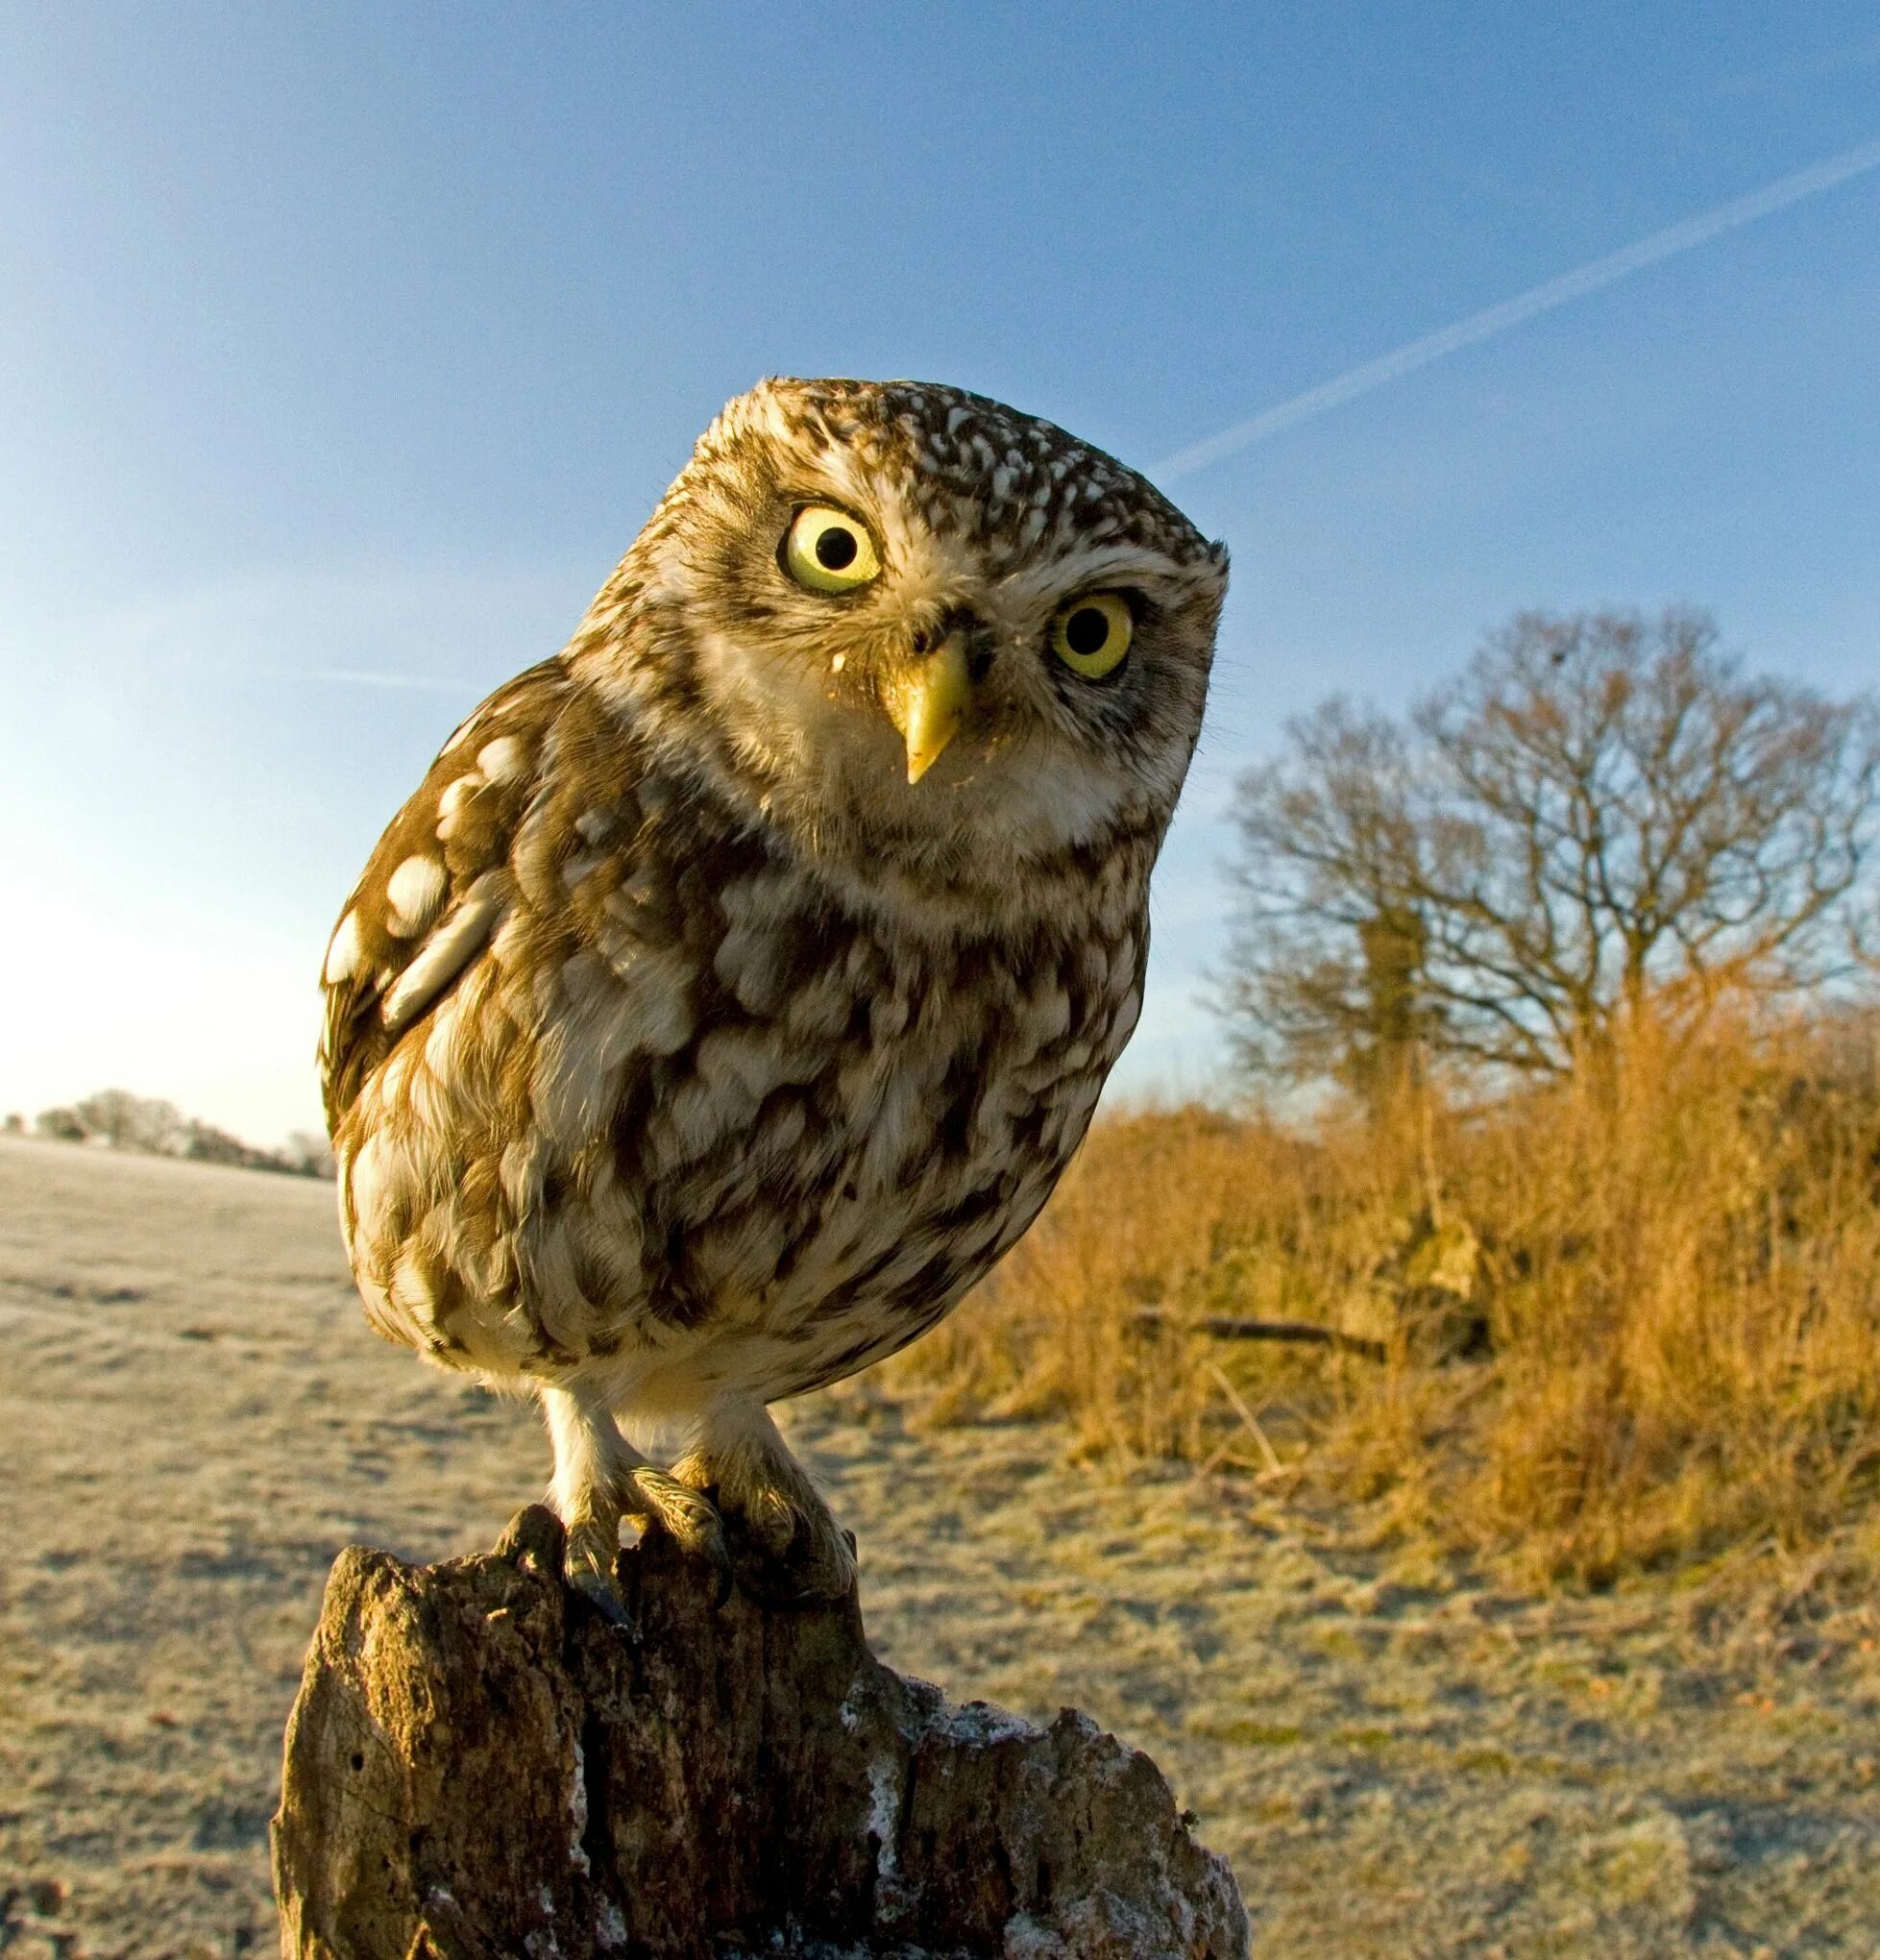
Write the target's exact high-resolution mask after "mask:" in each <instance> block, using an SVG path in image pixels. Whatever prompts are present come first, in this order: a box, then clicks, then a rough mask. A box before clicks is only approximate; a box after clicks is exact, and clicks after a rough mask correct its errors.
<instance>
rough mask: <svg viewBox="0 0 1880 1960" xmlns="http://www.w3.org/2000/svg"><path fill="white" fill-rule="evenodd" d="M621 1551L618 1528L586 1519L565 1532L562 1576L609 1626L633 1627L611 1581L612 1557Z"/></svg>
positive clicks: (613, 1582)
mask: <svg viewBox="0 0 1880 1960" xmlns="http://www.w3.org/2000/svg"><path fill="white" fill-rule="evenodd" d="M619 1549H620V1527H619V1526H618V1525H615V1526H613V1527H612V1528H611V1529H610V1528H609V1527H608V1526H606V1525H604V1524H602V1523H601V1522H600V1521H599V1520H598V1519H596V1518H586V1519H583V1520H581V1521H580V1522H579V1523H576V1524H574V1525H571V1526H570V1527H569V1528H568V1550H567V1554H566V1556H565V1557H564V1559H563V1562H562V1574H563V1577H564V1578H565V1579H566V1580H567V1582H568V1584H569V1585H570V1586H571V1587H572V1588H573V1589H574V1591H575V1592H578V1593H580V1594H582V1595H584V1596H585V1597H586V1599H587V1600H588V1602H589V1603H590V1604H591V1605H594V1606H595V1607H596V1608H597V1609H598V1611H599V1613H600V1614H601V1616H602V1618H604V1619H605V1620H606V1621H607V1622H608V1624H609V1625H610V1626H614V1627H627V1626H630V1625H631V1624H632V1621H631V1617H630V1615H629V1614H628V1612H627V1610H626V1603H625V1601H624V1600H623V1599H622V1598H621V1594H620V1587H619V1585H618V1583H617V1582H616V1581H615V1579H614V1557H615V1555H616V1554H617V1553H618V1551H619Z"/></svg>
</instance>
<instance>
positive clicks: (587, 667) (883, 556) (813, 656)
mask: <svg viewBox="0 0 1880 1960" xmlns="http://www.w3.org/2000/svg"><path fill="white" fill-rule="evenodd" d="M1226 586H1227V553H1226V551H1225V549H1224V548H1223V547H1222V546H1220V545H1214V544H1209V542H1208V541H1207V540H1206V539H1205V538H1203V537H1202V536H1201V535H1200V533H1199V532H1198V531H1197V530H1196V529H1195V528H1194V527H1193V526H1192V525H1191V524H1189V523H1188V521H1187V520H1186V519H1185V518H1184V516H1183V515H1182V513H1181V512H1180V511H1179V510H1177V509H1176V508H1175V507H1174V505H1173V504H1171V503H1170V502H1168V501H1167V500H1166V499H1165V498H1163V497H1162V496H1161V495H1160V492H1159V491H1157V490H1156V489H1155V488H1154V486H1153V485H1152V484H1150V483H1149V482H1148V481H1147V480H1146V479H1145V478H1142V477H1140V476H1138V475H1136V473H1135V471H1133V470H1129V469H1126V468H1125V467H1124V466H1123V465H1122V464H1121V463H1118V462H1116V461H1115V460H1114V459H1113V458H1112V457H1111V456H1109V455H1106V454H1105V453H1103V452H1102V451H1101V450H1098V449H1094V448H1092V447H1091V446H1090V445H1089V444H1087V443H1082V442H1079V441H1078V440H1076V438H1075V437H1073V436H1070V435H1067V434H1065V433H1064V431H1063V430H1062V429H1058V428H1056V427H1054V426H1053V425H1052V424H1051V423H1049V422H1043V421H1039V420H1038V419H1037V418H1036V417H1034V416H1030V415H1024V414H1020V413H1019V412H1018V411H1017V410H1015V409H1013V408H1007V407H1004V406H1002V405H1001V404H999V403H997V402H992V401H989V400H988V399H986V398H985V397H984V396H980V395H972V394H967V393H965V392H964V391H963V390H961V389H958V388H950V387H944V386H939V385H935V384H932V383H928V382H918V381H857V380H768V381H765V382H763V383H761V384H760V385H759V386H758V387H756V388H754V389H752V390H751V391H750V393H748V394H746V395H741V396H739V397H738V398H737V399H736V400H735V401H733V402H731V403H730V404H727V406H726V407H725V408H724V410H723V412H722V413H721V414H720V416H719V417H718V419H717V420H716V421H715V422H714V423H713V424H712V426H711V427H710V428H709V429H707V430H706V431H705V433H704V435H703V436H701V437H700V438H699V441H698V444H697V447H696V451H695V452H694V454H693V457H692V460H691V462H690V463H689V464H688V465H687V467H686V469H685V471H684V472H683V473H682V474H681V476H680V477H679V478H678V479H677V481H676V482H675V483H674V484H673V485H672V488H671V491H669V493H668V494H667V496H666V498H665V499H664V501H663V502H661V504H660V506H659V509H658V510H657V511H656V512H655V514H654V516H653V518H652V519H651V520H650V522H649V523H648V524H647V527H646V529H645V530H644V531H643V532H642V533H641V535H640V537H639V539H638V540H637V541H636V542H635V544H634V546H633V549H632V550H631V551H629V552H628V554H627V556H626V558H625V559H624V560H623V563H622V565H621V567H620V569H619V571H618V572H617V573H616V575H615V576H614V578H613V579H612V580H611V581H610V582H609V584H608V586H607V587H606V588H605V589H603V591H602V592H601V594H600V596H599V598H598V600H596V602H595V606H594V608H593V609H592V611H591V612H590V614H589V617H588V621H587V622H586V624H585V625H584V628H583V631H582V633H581V635H580V636H579V637H578V638H577V641H576V643H575V648H574V653H575V657H576V660H577V665H578V670H579V671H580V672H581V673H583V674H584V675H585V676H586V677H588V678H589V679H591V680H592V681H593V682H594V683H595V684H596V685H598V686H599V687H600V688H602V689H603V691H605V692H606V693H607V694H609V695H610V696H611V697H612V698H614V699H616V700H617V701H618V702H619V703H620V705H621V706H622V708H623V710H624V711H625V712H628V713H630V714H632V715H633V716H634V717H635V719H636V722H638V723H639V724H640V725H642V726H651V727H654V728H655V729H656V730H657V733H658V739H659V740H660V741H661V742H662V743H664V744H666V745H667V746H669V747H672V748H674V749H681V750H683V751H684V759H685V760H686V762H687V763H688V764H689V765H690V766H691V767H693V768H694V769H696V770H701V771H703V772H706V773H708V774H709V775H710V776H711V778H712V779H713V781H714V783H715V784H716V786H717V787H718V788H719V789H720V790H721V791H722V792H723V793H724V794H726V795H728V796H733V797H734V798H737V799H739V800H740V801H742V802H743V803H744V804H745V805H746V806H747V807H749V808H750V809H752V810H753V811H754V812H755V813H756V814H758V815H759V816H761V817H762V818H763V819H764V820H765V821H770V822H774V823H779V824H782V825H784V826H786V827H787V828H789V829H790V830H791V831H793V832H794V834H795V835H796V837H797V839H798V840H799V841H801V842H803V843H805V844H807V845H810V846H811V847H813V848H815V849H817V850H818V851H821V852H823V853H825V854H837V855H841V854H861V855H863V856H866V857H868V858H870V859H872V860H874V861H877V862H892V863H894V864H897V865H899V866H900V867H902V868H903V869H908V868H916V869H918V870H920V871H922V872H923V873H924V874H926V875H928V876H931V877H940V878H945V877H947V876H955V875H959V874H960V873H961V872H962V871H963V870H964V869H965V868H967V867H968V866H975V867H977V868H978V869H979V870H980V871H981V872H983V871H984V870H986V868H987V867H988V865H992V866H996V867H1004V868H1008V869H1010V870H1012V871H1013V873H1014V874H1017V873H1020V872H1022V870H1023V868H1024V866H1026V865H1027V864H1029V863H1035V862H1038V861H1040V860H1042V859H1046V858H1052V857H1062V855H1063V854H1064V853H1065V852H1067V851H1080V850H1088V849H1090V848H1092V847H1095V848H1098V849H1100V848H1101V847H1102V845H1103V844H1104V842H1105V840H1106V839H1107V838H1109V837H1111V835H1113V834H1115V833H1116V832H1117V831H1118V830H1119V829H1121V830H1127V831H1130V832H1132V833H1135V834H1141V833H1144V832H1147V833H1150V834H1152V835H1153V837H1154V838H1155V839H1156V840H1158V841H1159V840H1160V834H1161V831H1162V829H1163V828H1164V827H1165V826H1166V824H1167V821H1168V819H1169V817H1170V815H1171V814H1172V813H1173V810H1174V806H1175V800H1176V797H1177V796H1178V794H1179V792H1180V790H1181V786H1182V781H1183V777H1184V774H1185V772H1186V770H1187V766H1188V761H1189V758H1190V756H1191V754H1192V753H1193V750H1194V746H1195V741H1196V737H1197V736H1198V734H1199V732H1200V727H1201V717H1202V708H1203V704H1204V701H1205V698H1206V695H1207V686H1208V673H1209V662H1210V660H1211V657H1212V651H1213V644H1214V633H1215V627H1216V625H1217V623H1218V620H1219V615H1220V608H1221V601H1222V599H1223V597H1224V595H1225V592H1226Z"/></svg>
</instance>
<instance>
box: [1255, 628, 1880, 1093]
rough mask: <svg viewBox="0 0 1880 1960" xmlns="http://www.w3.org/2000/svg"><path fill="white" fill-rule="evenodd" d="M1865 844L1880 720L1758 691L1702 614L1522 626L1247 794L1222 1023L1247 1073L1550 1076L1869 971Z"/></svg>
mask: <svg viewBox="0 0 1880 1960" xmlns="http://www.w3.org/2000/svg"><path fill="white" fill-rule="evenodd" d="M1876 820H1880V718H1876V713H1875V709H1874V705H1873V703H1872V701H1871V699H1870V698H1865V697H1863V698H1856V699H1854V700H1851V701H1844V702H1836V701H1830V700H1827V699H1824V698H1821V697H1820V696H1819V695H1816V694H1813V693H1810V692H1808V691H1807V690H1805V689H1802V688H1798V687H1795V686H1791V685H1788V684H1786V683H1784V682H1781V681H1778V680H1774V679H1770V678H1766V677H1749V678H1746V677H1744V676H1743V675H1742V674H1741V673H1740V671H1739V669H1738V667H1737V665H1736V663H1735V662H1734V661H1732V660H1730V659H1729V658H1727V657H1726V656H1725V655H1724V654H1723V653H1722V652H1721V650H1720V649H1719V645H1718V635H1717V628H1716V625H1715V624H1714V622H1713V621H1712V620H1711V619H1710V618H1709V616H1708V615H1706V614H1703V613H1698V612H1691V611H1677V610H1674V611H1671V612H1667V613H1665V614H1663V615H1662V616H1660V617H1658V618H1656V619H1646V618H1642V617H1640V616H1638V615H1633V614H1615V613H1598V614H1577V615H1574V616H1571V617H1567V618H1557V619H1556V618H1549V617H1546V616H1544V615H1540V614H1532V613H1528V614H1522V615H1520V616H1519V617H1517V618H1516V619H1515V620H1514V621H1513V623H1512V624H1511V625H1509V626H1507V627H1506V628H1505V629H1504V630H1502V632H1500V633H1498V634H1496V635H1495V636H1494V637H1493V638H1492V639H1490V640H1489V641H1488V642H1487V644H1486V645H1485V646H1484V647H1483V648H1482V649H1480V651H1479V652H1477V655H1476V657H1475V659H1474V660H1473V661H1472V662H1471V664H1470V665H1469V667H1468V669H1467V670H1466V671H1465V672H1464V674H1461V675H1460V676H1459V677H1458V678H1457V679H1456V680H1455V681H1454V682H1453V683H1452V684H1451V685H1450V686H1448V687H1446V688H1444V689H1442V690H1441V691H1439V692H1438V693H1437V694H1435V695H1433V696H1432V697H1430V698H1428V700H1426V701H1425V702H1424V703H1423V704H1422V705H1421V706H1420V707H1418V708H1417V709H1416V710H1415V711H1414V712H1413V713H1412V714H1411V715H1410V716H1409V717H1408V718H1407V720H1405V721H1393V720H1390V719H1389V718H1387V717H1384V716H1382V715H1379V714H1376V713H1371V712H1366V711H1360V710H1356V709H1354V708H1352V707H1351V706H1349V705H1348V704H1346V703H1343V702H1340V701H1332V702H1329V703H1327V704H1326V705H1325V706H1323V707H1321V708H1320V709H1319V710H1318V711H1317V712H1316V713H1315V714H1313V715H1310V716H1307V717H1306V718H1305V719H1304V720H1303V721H1301V722H1299V723H1294V724H1293V725H1292V727H1291V728H1290V730H1289V739H1288V746H1287V748H1286V751H1285V753H1284V754H1283V755H1282V757H1281V758H1280V759H1279V760H1278V761H1276V762H1273V763H1271V764H1269V765H1267V766H1265V767H1264V768H1261V769H1257V770H1255V771H1253V772H1250V773H1249V774H1248V775H1247V776H1245V777H1243V778H1242V780H1241V783H1240V785H1239V790H1238V793H1237V797H1236V801H1235V806H1234V822H1235V825H1236V828H1237V830H1238V833H1239V844H1240V850H1239V855H1238V859H1237V862H1236V863H1235V865H1234V867H1233V878H1234V889H1235V916H1234V925H1233V939H1232V943H1231V953H1230V959H1229V963H1228V967H1227V970H1226V971H1225V973H1224V974H1223V975H1222V976H1221V980H1220V985H1219V990H1218V992H1219V998H1220V1003H1221V1005H1222V1007H1223V1009H1224V1011H1225V1012H1226V1014H1227V1016H1228V1017H1229V1020H1230V1023H1231V1026H1232V1028H1233V1034H1234V1038H1235V1041H1236V1043H1237V1045H1238V1048H1239V1052H1240V1056H1241V1059H1242V1061H1243V1062H1244V1063H1246V1064H1247V1065H1248V1066H1250V1067H1253V1068H1256V1069H1260V1070H1278V1071H1280V1072H1282V1073H1285V1074H1288V1075H1292V1076H1309V1075H1314V1074H1323V1073H1336V1074H1340V1075H1342V1076H1344V1077H1345V1078H1346V1079H1347V1080H1351V1081H1354V1082H1355V1086H1358V1087H1360V1088H1364V1087H1369V1086H1371V1085H1373V1084H1375V1083H1376V1082H1377V1081H1378V1080H1379V1079H1380V1078H1381V1079H1387V1078H1388V1077H1389V1076H1390V1075H1391V1074H1392V1073H1394V1072H1395V1071H1397V1070H1398V1069H1400V1068H1401V1067H1402V1066H1405V1064H1404V1058H1406V1057H1414V1056H1415V1055H1417V1054H1419V1053H1422V1052H1425V1051H1432V1052H1435V1053H1440V1054H1445V1055H1448V1056H1451V1057H1454V1058H1459V1059H1461V1060H1463V1061H1466V1062H1470V1063H1474V1064H1477V1065H1485V1066H1492V1067H1501V1068H1515V1069H1522V1070H1529V1071H1535V1070H1541V1071H1550V1070H1558V1069H1561V1068H1563V1067H1565V1066H1568V1064H1569V1063H1570V1062H1571V1061H1572V1059H1573V1058H1574V1057H1575V1055H1576V1054H1577V1053H1579V1052H1581V1051H1582V1050H1584V1049H1585V1048H1586V1047H1587V1046H1588V1045H1589V1044H1597V1043H1599V1042H1601V1041H1604V1040H1605V1039H1606V1038H1607V1037H1608V1036H1609V1035H1610V1033H1611V1031H1612V1029H1613V1027H1614V1026H1615V1024H1616V1023H1617V1022H1618V1021H1619V1020H1620V1019H1621V1018H1622V1017H1624V1016H1625V1015H1626V1014H1627V1013H1629V1012H1633V1011H1636V1009H1637V1008H1638V1007H1639V1005H1640V1004H1641V1003H1642V1002H1643V1001H1644V1000H1645V998H1646V997H1647V996H1648V995H1649V996H1650V997H1651V998H1652V999H1653V1000H1654V1002H1655V1003H1656V1004H1657V1005H1658V1006H1659V1007H1660V1009H1661V1010H1662V1011H1663V1012H1665V1013H1666V1014H1667V1015H1668V1016H1669V1017H1671V1018H1672V1021H1673V1022H1674V1023H1675V1024H1677V1025H1679V1026H1682V1027H1684V1028H1686V1029H1693V1028H1696V1027H1697V1026H1700V1025H1701V1024H1702V1022H1703V1020H1704V1019H1705V1018H1706V1017H1707V1016H1708V1015H1709V1014H1710V1013H1711V1011H1712V1010H1713V1009H1714V1007H1715V1005H1716V1004H1717V1002H1718V1000H1719V999H1720V998H1721V997H1722V996H1723V995H1724V994H1726V993H1731V992H1755V993H1758V994H1767V993H1769V992H1776V991H1780V990H1784V989H1792V988H1800V987H1809V986H1815V985H1819V984H1821V983H1823V982H1825V981H1828V980H1831V979H1833V978H1835V977H1837V976H1840V975H1846V974H1849V973H1851V972H1853V971H1854V970H1856V969H1857V968H1858V967H1859V965H1860V964H1861V962H1862V961H1863V960H1868V959H1870V958H1871V956H1872V950H1873V948H1872V945H1871V943H1870V940H1871V937H1872V923H1873V921H1872V912H1871V907H1870V905H1868V904H1867V902H1866V901H1867V898H1868V894H1867V891H1866V887H1867V886H1868V885H1870V884H1871V882H1872V876H1871V873H1872V869H1873V853H1874V845H1875V843H1876V836H1875V832H1876Z"/></svg>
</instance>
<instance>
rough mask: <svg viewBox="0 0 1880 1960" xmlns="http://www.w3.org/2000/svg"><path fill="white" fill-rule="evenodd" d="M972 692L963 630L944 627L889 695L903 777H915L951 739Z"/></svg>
mask: <svg viewBox="0 0 1880 1960" xmlns="http://www.w3.org/2000/svg"><path fill="white" fill-rule="evenodd" d="M971 698H972V679H971V676H970V675H969V674H967V672H966V636H965V634H964V633H949V634H947V636H946V638H945V639H944V640H942V641H941V642H940V646H939V647H938V648H937V649H935V650H934V651H933V652H932V653H930V654H928V655H927V657H926V658H925V659H924V660H922V661H921V662H920V663H919V664H918V665H917V666H916V667H912V668H910V669H909V670H908V671H907V673H906V674H904V675H902V676H901V677H900V678H899V680H898V681H897V682H896V683H895V685H894V686H893V687H892V688H891V690H890V691H889V695H888V701H887V706H888V712H889V715H890V716H891V718H892V720H893V723H894V725H895V727H897V728H898V729H899V730H900V731H901V740H902V741H903V742H905V743H906V744H907V746H908V781H909V782H911V783H917V782H918V781H919V780H920V778H921V777H922V776H924V775H925V774H926V773H927V772H928V771H929V770H930V769H932V768H933V766H934V764H935V763H936V762H938V761H939V760H940V750H941V749H943V748H944V747H946V745H947V744H948V743H949V742H951V741H952V740H953V737H954V735H955V733H956V732H957V731H958V729H959V726H960V723H961V721H962V719H963V718H964V715H965V712H966V704H967V702H968V701H970V700H971Z"/></svg>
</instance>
